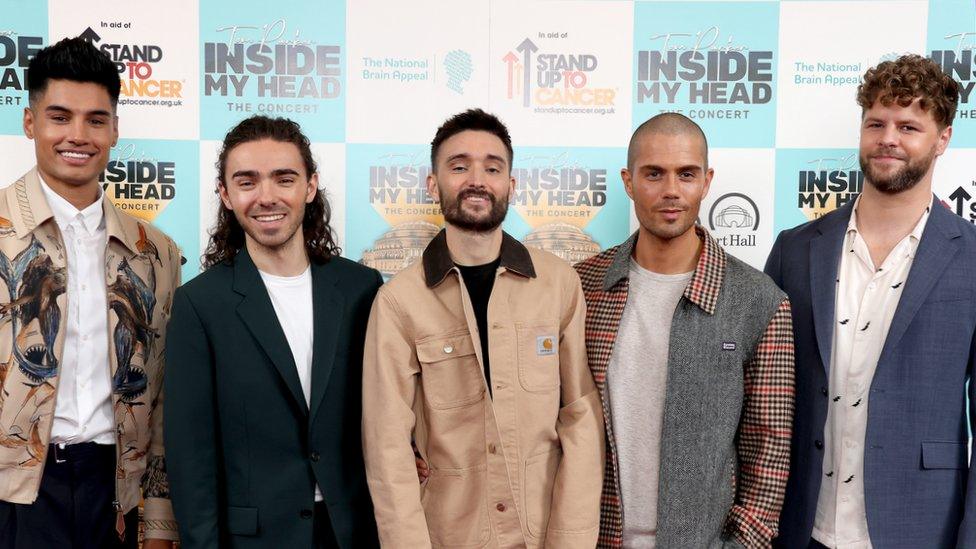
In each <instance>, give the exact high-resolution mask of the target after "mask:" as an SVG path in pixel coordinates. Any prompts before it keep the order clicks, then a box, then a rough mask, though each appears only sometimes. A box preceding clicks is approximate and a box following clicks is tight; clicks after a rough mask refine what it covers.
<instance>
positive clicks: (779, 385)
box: [726, 299, 795, 547]
mask: <svg viewBox="0 0 976 549" xmlns="http://www.w3.org/2000/svg"><path fill="white" fill-rule="evenodd" d="M744 381H745V387H744V397H745V402H744V403H743V408H742V418H741V419H740V420H739V432H738V436H737V437H736V452H737V454H738V458H739V471H738V475H737V479H736V491H735V501H734V502H733V505H732V509H731V510H730V511H729V515H728V517H727V519H726V531H727V532H728V533H729V535H731V536H732V537H734V538H735V540H736V541H738V542H739V543H741V544H742V545H744V546H745V547H768V546H769V545H770V542H771V540H772V539H773V538H774V537H776V534H777V533H778V527H779V513H780V510H781V509H782V507H783V498H784V495H785V492H786V480H787V478H788V477H789V473H790V438H791V437H792V433H793V406H794V399H795V388H794V384H795V379H794V356H793V317H792V314H791V312H790V302H789V300H788V299H784V300H783V301H782V302H781V303H780V305H779V307H778V308H777V309H776V312H775V313H773V316H772V319H770V321H769V324H768V325H767V326H766V329H765V331H764V333H763V335H762V337H761V338H760V339H759V343H758V345H757V346H756V351H755V353H754V355H753V357H752V359H751V360H750V361H749V363H748V365H747V366H746V368H745V380H744Z"/></svg>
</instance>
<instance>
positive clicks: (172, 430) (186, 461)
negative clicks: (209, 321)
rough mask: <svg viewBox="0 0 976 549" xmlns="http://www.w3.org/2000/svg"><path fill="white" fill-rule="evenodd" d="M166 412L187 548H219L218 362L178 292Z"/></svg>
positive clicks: (174, 490)
mask: <svg viewBox="0 0 976 549" xmlns="http://www.w3.org/2000/svg"><path fill="white" fill-rule="evenodd" d="M166 364H167V365H168V366H169V367H168V369H167V372H166V378H165V389H166V393H167V394H169V395H176V397H177V398H171V399H170V400H169V401H168V402H167V404H166V409H165V413H164V424H165V428H166V455H167V465H168V468H169V481H170V487H171V490H170V492H171V498H172V501H173V510H174V511H175V513H176V521H177V525H178V527H179V532H180V540H181V546H182V547H183V548H184V549H196V548H202V547H213V548H216V547H218V546H219V528H218V522H219V515H220V511H219V505H218V499H217V494H218V484H217V483H218V480H217V479H218V477H219V471H218V466H217V459H218V455H219V454H218V448H217V441H218V440H219V438H218V437H217V433H216V431H217V429H216V423H217V416H216V410H215V402H216V400H215V398H214V394H215V393H214V389H215V387H214V381H215V379H214V378H215V376H214V362H213V352H212V349H211V345H210V341H209V339H208V337H207V334H206V331H205V330H204V327H203V323H202V322H201V320H200V317H199V316H198V313H197V311H196V309H195V308H194V306H193V303H191V301H190V299H189V297H188V296H187V294H186V292H184V291H183V289H182V288H181V289H180V290H177V292H176V297H175V298H174V302H173V315H172V317H171V318H170V322H169V335H168V336H167V338H166Z"/></svg>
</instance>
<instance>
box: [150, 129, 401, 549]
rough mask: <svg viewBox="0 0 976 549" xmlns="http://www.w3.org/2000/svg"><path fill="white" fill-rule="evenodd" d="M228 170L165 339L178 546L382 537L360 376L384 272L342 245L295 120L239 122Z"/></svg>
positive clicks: (227, 155)
mask: <svg viewBox="0 0 976 549" xmlns="http://www.w3.org/2000/svg"><path fill="white" fill-rule="evenodd" d="M217 170H218V174H217V181H218V184H217V189H218V192H219V194H220V200H221V205H220V211H219V213H218V216H217V226H216V228H215V229H214V230H213V232H212V233H211V237H210V244H209V246H208V247H207V251H206V253H205V255H204V259H203V265H204V267H205V268H206V271H205V272H204V273H203V274H201V275H200V276H198V277H197V278H195V279H194V280H192V281H191V282H189V283H187V284H186V285H185V286H183V287H182V288H180V289H179V290H178V291H177V293H176V297H175V300H174V304H173V317H172V321H171V323H170V330H171V332H170V337H169V339H168V341H167V346H166V356H167V359H168V360H169V361H171V362H170V364H171V365H172V367H171V368H170V370H169V371H168V372H167V380H166V386H167V390H171V391H174V392H175V394H177V395H179V396H178V398H175V399H173V400H172V401H171V402H169V403H168V405H169V406H171V409H168V410H167V411H166V414H165V425H166V434H167V436H166V447H167V451H169V452H171V456H170V459H169V463H168V466H169V473H170V485H171V492H172V497H173V507H174V510H175V512H176V514H177V516H178V517H179V528H180V533H181V540H182V543H183V547H185V548H194V547H215V546H217V545H219V544H220V542H221V541H222V540H227V539H230V540H232V541H233V543H232V545H234V546H241V547H244V546H247V547H317V548H331V547H340V546H341V547H373V546H376V545H377V541H376V526H375V524H374V522H373V513H372V507H371V505H370V499H369V493H368V490H367V487H366V478H365V472H364V467H363V457H362V450H361V444H360V395H361V390H360V384H361V370H362V355H363V341H364V338H365V333H366V323H367V320H368V316H369V307H370V304H371V303H372V301H373V297H374V295H375V294H376V291H377V289H378V288H379V286H380V284H382V278H381V277H380V274H379V273H378V272H377V271H375V270H373V269H370V268H368V267H364V266H362V265H359V264H357V263H354V262H352V261H349V260H346V259H343V258H341V257H339V255H338V254H339V248H338V246H337V245H336V243H335V240H334V238H333V234H332V229H331V227H330V226H329V218H330V211H329V206H328V203H327V202H326V200H325V197H324V196H323V193H322V191H321V190H320V189H319V187H318V174H317V169H316V165H315V160H314V159H313V158H312V151H311V148H310V145H309V141H308V139H307V138H306V137H305V136H304V135H303V134H302V132H301V129H300V128H299V126H298V124H296V123H294V122H292V121H290V120H287V119H283V118H276V119H272V118H267V117H263V116H255V117H252V118H248V119H246V120H244V121H243V122H241V123H240V124H238V125H237V126H236V127H235V128H233V129H232V130H231V131H230V132H229V133H228V134H227V137H226V138H225V139H224V144H223V148H222V150H221V152H220V156H219V158H218V161H217Z"/></svg>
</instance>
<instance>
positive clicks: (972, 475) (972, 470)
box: [956, 334, 976, 549]
mask: <svg viewBox="0 0 976 549" xmlns="http://www.w3.org/2000/svg"><path fill="white" fill-rule="evenodd" d="M969 422H970V424H971V425H976V334H974V335H973V340H972V343H970V347H969ZM969 443H970V445H971V448H970V455H971V456H972V455H973V454H972V452H976V439H972V440H970V442H969ZM966 476H967V478H968V481H967V482H966V504H965V509H964V511H963V515H962V523H961V524H960V525H959V539H958V541H957V542H956V543H957V544H958V545H957V546H958V547H960V548H962V549H976V466H974V465H973V460H972V459H970V460H969V471H968V472H967V473H966Z"/></svg>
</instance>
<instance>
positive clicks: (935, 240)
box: [878, 199, 960, 364]
mask: <svg viewBox="0 0 976 549" xmlns="http://www.w3.org/2000/svg"><path fill="white" fill-rule="evenodd" d="M950 216H955V214H954V213H952V212H950V211H949V210H947V209H945V208H944V207H943V206H942V205H941V204H940V202H939V200H938V199H936V200H935V202H933V204H932V213H931V214H929V220H928V222H927V223H926V225H925V231H924V232H922V239H921V240H919V242H918V249H917V250H916V251H915V259H914V260H912V268H911V270H910V271H909V272H908V280H906V281H905V291H904V293H902V294H901V299H899V300H898V308H896V309H895V316H894V317H892V319H891V326H890V327H889V328H888V337H886V338H885V344H884V347H883V348H882V349H881V356H880V357H879V359H878V363H879V364H880V363H881V361H882V360H884V358H885V356H886V355H887V354H888V353H890V352H891V350H892V349H893V348H894V347H895V346H896V345H898V340H900V339H901V336H902V335H904V334H905V330H907V329H908V326H909V325H910V324H911V323H912V319H913V318H915V313H917V312H918V309H919V307H921V306H922V303H923V302H924V301H925V298H926V296H928V295H929V292H930V291H932V287H933V286H934V285H935V283H936V281H937V280H939V279H940V278H941V277H942V271H944V270H945V268H946V267H947V266H948V265H949V263H950V262H951V261H952V259H953V258H954V257H955V256H956V253H958V252H959V242H958V241H957V240H956V239H957V238H959V236H960V233H959V229H958V228H957V227H955V226H954V224H953V223H952V221H953V220H952V218H951V217H950Z"/></svg>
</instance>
